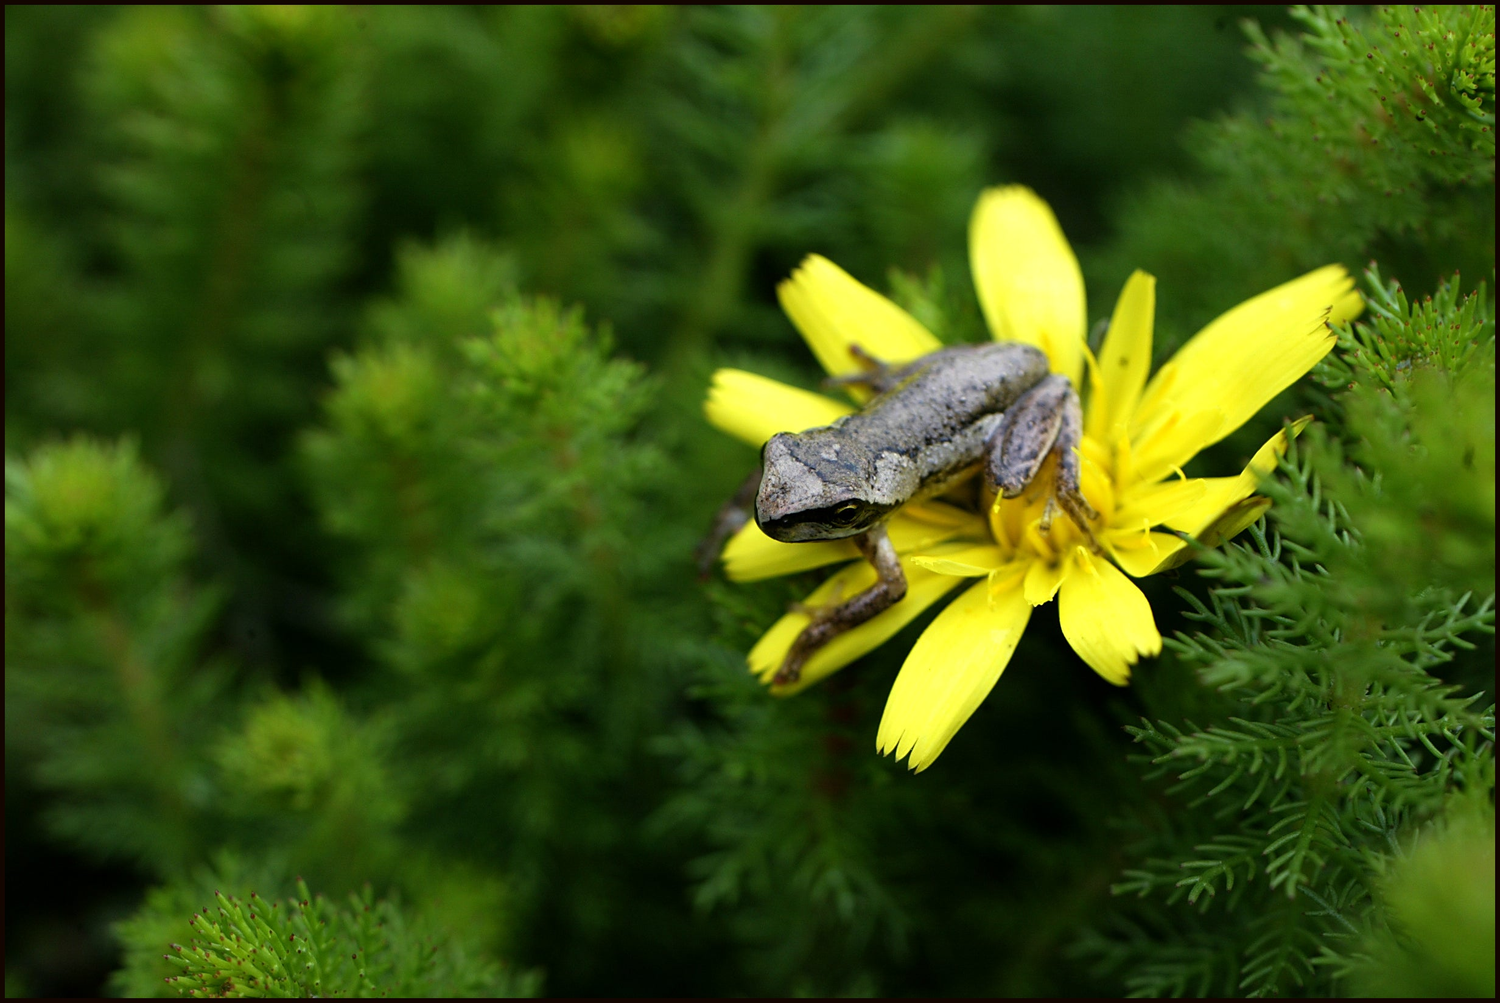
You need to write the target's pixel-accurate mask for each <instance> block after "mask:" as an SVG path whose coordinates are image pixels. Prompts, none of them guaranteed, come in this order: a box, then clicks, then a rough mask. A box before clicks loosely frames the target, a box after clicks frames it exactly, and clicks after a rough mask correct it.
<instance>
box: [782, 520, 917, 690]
mask: <svg viewBox="0 0 1500 1003" xmlns="http://www.w3.org/2000/svg"><path fill="white" fill-rule="evenodd" d="M854 542H855V544H856V545H857V546H858V547H859V552H860V553H861V554H863V555H864V557H865V560H867V561H869V562H870V564H871V565H872V566H873V567H874V568H875V584H874V585H871V586H870V587H869V588H867V589H865V590H864V591H863V592H860V593H859V594H858V595H855V596H853V597H852V598H850V599H849V600H848V601H847V602H843V603H838V604H836V605H834V604H830V605H828V606H824V607H823V608H822V609H820V610H818V611H817V612H816V613H815V614H813V618H812V622H811V623H809V624H808V625H807V626H806V627H803V628H802V633H800V634H798V635H797V639H796V640H795V641H793V642H792V646H791V648H790V649H789V650H788V651H787V653H786V659H785V660H784V661H782V663H781V668H780V669H778V670H776V676H775V678H774V679H772V680H771V682H772V683H773V684H774V685H777V686H786V685H790V684H791V683H795V682H796V681H797V680H798V679H800V678H802V667H803V666H804V665H806V664H807V660H808V659H809V658H811V657H812V656H813V654H814V653H816V652H817V651H818V649H819V648H821V647H823V646H824V645H825V644H827V643H828V642H829V641H831V640H833V639H834V638H835V637H838V636H839V635H840V634H842V633H844V632H845V631H847V630H852V629H853V628H855V627H858V626H859V625H860V624H862V623H864V622H865V621H866V620H869V619H870V618H872V617H874V616H875V615H877V614H878V613H881V612H882V611H884V610H887V609H889V608H890V607H892V606H894V605H895V604H896V603H898V602H900V601H901V600H902V598H904V597H905V596H906V575H905V573H904V572H902V570H901V562H900V561H899V560H898V559H897V558H896V548H895V547H893V546H891V539H890V537H889V536H887V535H886V532H885V526H884V525H878V526H875V527H874V528H873V529H870V530H868V531H866V532H865V533H863V534H861V535H860V536H856V537H854Z"/></svg>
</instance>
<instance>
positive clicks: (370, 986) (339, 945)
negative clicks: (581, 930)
mask: <svg viewBox="0 0 1500 1003" xmlns="http://www.w3.org/2000/svg"><path fill="white" fill-rule="evenodd" d="M191 895H192V892H191V891H188V890H186V889H183V888H177V887H172V888H161V889H157V890H155V891H153V892H152V893H151V894H150V895H149V896H148V898H147V902H146V906H145V908H144V909H143V910H142V911H141V912H140V913H139V914H137V915H136V916H134V917H132V918H131V919H130V920H128V921H126V922H124V923H122V924H121V926H120V937H121V939H122V940H123V941H124V942H125V944H126V945H127V950H129V951H131V952H132V956H131V960H132V965H131V967H130V968H127V969H126V973H125V974H124V975H123V976H122V977H121V978H120V979H118V980H117V982H118V988H119V989H120V990H121V991H122V992H123V993H124V994H125V995H128V996H148V995H157V993H156V991H155V990H156V989H157V986H156V985H153V984H151V983H153V982H155V981H156V979H157V976H156V975H155V973H154V972H153V971H151V970H150V969H147V968H145V966H144V965H143V964H142V960H143V959H142V958H141V957H140V955H143V954H145V953H147V952H154V951H156V950H159V949H160V941H159V938H160V936H161V933H162V930H161V927H163V926H170V927H173V928H181V929H182V930H184V931H191V932H190V933H185V934H184V935H183V939H184V940H186V943H181V944H179V943H176V942H173V943H172V944H171V945H170V949H171V953H170V954H167V955H165V956H164V960H165V961H166V962H167V969H168V970H174V969H175V970H176V971H177V972H178V973H179V974H173V975H168V976H166V977H164V978H162V979H161V981H164V982H165V983H166V984H167V986H168V987H169V988H170V989H171V990H174V991H175V992H176V994H177V995H179V996H196V997H207V998H227V997H241V996H257V997H279V998H288V997H304V996H318V997H322V996H354V997H369V996H394V997H398V998H401V997H404V998H422V997H427V998H437V999H441V998H444V997H455V996H457V997H476V996H479V997H502V998H512V997H529V996H534V995H536V990H537V988H538V983H539V980H538V978H537V976H536V975H535V974H534V973H529V972H510V971H508V970H506V969H505V968H503V967H502V966H499V965H496V964H494V963H493V962H486V961H484V960H483V959H479V958H475V957H473V956H471V955H470V954H468V953H466V952H465V951H464V950H463V948H462V947H461V946H459V945H458V944H455V943H454V942H453V941H451V940H446V939H445V940H441V941H440V940H438V939H437V938H436V937H434V936H433V932H432V931H431V930H430V929H427V928H426V927H425V926H424V924H422V923H421V922H420V921H416V922H413V921H412V920H411V919H410V918H409V917H408V916H407V915H406V914H405V913H404V911H403V910H401V909H399V908H398V907H397V906H396V905H395V904H393V903H391V902H389V901H385V900H381V901H377V900H376V899H375V897H374V895H373V893H372V892H371V891H370V889H369V888H368V886H367V887H366V888H365V889H364V890H363V891H362V892H360V893H356V894H351V895H350V896H349V901H348V905H347V906H344V907H342V908H340V907H338V906H336V905H334V904H333V903H331V902H330V901H328V900H327V899H325V898H324V897H323V896H322V895H314V894H312V892H310V891H309V890H308V887H307V883H306V882H304V881H301V880H298V882H297V884H296V895H295V896H294V897H293V898H290V899H285V900H280V901H277V900H274V899H273V900H269V901H268V900H267V899H266V898H263V897H261V896H260V895H259V894H257V893H256V892H249V893H248V894H246V895H244V896H240V895H232V894H231V895H226V894H224V893H223V892H220V891H217V890H216V891H214V893H213V901H214V906H212V907H207V906H205V907H203V908H202V910H201V911H197V912H195V913H194V914H193V915H192V916H191V917H190V918H187V919H186V920H185V921H184V918H183V911H182V909H181V906H180V904H179V903H180V902H181V901H184V900H185V899H186V898H187V897H188V896H191ZM204 897H207V896H206V895H205V896H204ZM173 932H174V933H175V932H176V930H175V929H174V930H173ZM152 967H153V968H154V967H155V966H152ZM148 980H149V981H148Z"/></svg>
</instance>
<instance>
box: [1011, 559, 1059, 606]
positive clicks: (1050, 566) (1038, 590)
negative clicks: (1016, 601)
mask: <svg viewBox="0 0 1500 1003" xmlns="http://www.w3.org/2000/svg"><path fill="white" fill-rule="evenodd" d="M1068 571H1069V568H1068V562H1067V561H1066V560H1060V561H1032V562H1031V567H1029V568H1027V569H1026V580H1025V584H1024V585H1022V587H1021V592H1022V594H1023V595H1024V596H1025V597H1026V601H1027V602H1028V603H1030V604H1031V605H1033V606H1040V605H1042V604H1043V603H1049V602H1051V601H1052V597H1053V596H1055V595H1057V588H1058V586H1059V585H1061V584H1062V583H1063V579H1064V578H1066V577H1068Z"/></svg>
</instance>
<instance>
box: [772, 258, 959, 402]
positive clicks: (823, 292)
mask: <svg viewBox="0 0 1500 1003" xmlns="http://www.w3.org/2000/svg"><path fill="white" fill-rule="evenodd" d="M776 295H777V297H778V298H779V299H780V300H781V307H782V309H783V310H785V311H786V313H787V316H788V317H790V318H791V319H792V323H793V324H795V325H797V330H799V331H801V332H802V337H803V338H805V339H807V344H808V347H810V348H811V349H812V350H813V354H814V355H816V356H817V357H818V362H819V363H821V364H822V366H823V368H824V369H825V370H827V372H828V373H829V374H830V375H832V376H843V375H846V374H849V373H857V372H859V371H860V370H861V369H863V368H864V367H863V366H861V365H860V363H859V360H858V359H857V358H855V356H854V355H853V354H852V353H851V352H850V351H849V346H850V345H858V346H859V347H860V348H862V349H864V350H865V351H866V352H867V353H869V354H870V355H872V356H874V357H875V358H876V359H879V360H880V361H882V362H906V361H907V360H909V359H915V358H917V357H918V356H921V355H926V354H927V353H929V352H935V351H937V350H938V349H939V348H942V347H943V345H942V342H940V341H938V340H937V338H935V337H933V336H932V332H930V331H928V330H927V328H925V327H923V326H922V325H921V323H920V322H918V321H917V319H916V318H915V317H913V316H912V315H911V314H909V313H907V312H906V311H905V310H903V309H901V308H900V307H899V306H897V305H896V304H894V303H892V302H891V301H890V300H888V299H886V298H885V297H884V296H882V295H880V294H879V293H877V292H876V291H875V290H873V289H871V288H870V287H869V286H866V285H863V284H861V283H860V282H859V281H858V280H857V279H855V278H854V277H853V276H852V275H850V274H849V273H848V272H846V271H844V270H843V269H842V268H840V267H839V266H838V265H835V264H834V263H833V262H831V261H829V260H828V259H827V258H824V257H821V256H819V255H816V254H812V255H808V257H807V258H805V259H804V260H803V262H802V264H801V265H799V266H798V267H797V269H796V270H795V271H794V272H792V275H791V278H789V279H787V280H785V281H784V282H782V283H781V285H779V286H777V287H776Z"/></svg>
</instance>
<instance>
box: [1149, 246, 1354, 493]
mask: <svg viewBox="0 0 1500 1003" xmlns="http://www.w3.org/2000/svg"><path fill="white" fill-rule="evenodd" d="M1353 287H1354V280H1353V279H1351V278H1350V277H1349V275H1348V273H1347V272H1345V271H1344V269H1343V268H1342V267H1340V266H1338V265H1328V266H1326V267H1324V268H1320V269H1318V270H1317V271H1314V272H1309V273H1308V274H1307V275H1304V276H1302V277H1301V278H1299V279H1294V280H1293V281H1291V282H1288V283H1286V284H1284V285H1281V286H1277V287H1276V288H1275V289H1272V290H1270V291H1268V292H1264V293H1261V294H1260V295H1259V296H1256V297H1254V298H1253V299H1249V300H1246V301H1245V302H1244V303H1241V304H1240V305H1239V306H1237V307H1235V308H1234V309H1232V310H1230V311H1229V312H1228V313H1226V314H1224V315H1223V316H1221V317H1219V318H1218V319H1217V320H1215V321H1213V322H1212V323H1210V324H1209V325H1208V326H1207V327H1205V328H1204V329H1203V330H1202V331H1200V332H1198V334H1197V335H1195V336H1194V337H1193V339H1192V340H1191V341H1189V342H1188V343H1187V344H1186V345H1184V346H1183V347H1182V350H1181V351H1179V352H1178V353H1177V355H1176V356H1174V357H1173V359H1172V360H1171V361H1170V362H1168V363H1167V364H1166V365H1165V366H1163V367H1162V368H1161V370H1160V371H1158V372H1157V374H1156V376H1155V377H1154V378H1153V379H1152V380H1151V382H1150V384H1149V385H1148V386H1147V387H1146V391H1145V394H1144V395H1143V396H1142V398H1141V402H1140V404H1139V405H1138V406H1137V408H1136V412H1135V416H1134V418H1133V419H1132V421H1131V440H1132V444H1133V445H1134V446H1135V447H1136V450H1137V453H1138V455H1137V462H1138V464H1139V465H1140V467H1141V468H1142V469H1141V476H1142V477H1143V478H1146V479H1148V480H1149V479H1151V477H1150V474H1148V473H1147V471H1146V470H1145V467H1146V466H1147V464H1146V462H1145V461H1144V460H1142V459H1141V458H1140V454H1144V453H1148V452H1149V453H1150V454H1151V458H1152V461H1153V464H1154V465H1155V466H1156V467H1158V468H1160V467H1162V466H1163V465H1164V466H1165V468H1166V469H1170V468H1171V467H1173V466H1180V465H1181V464H1183V463H1186V462H1187V461H1188V460H1189V459H1191V458H1192V457H1193V455H1194V454H1196V453H1197V452H1198V451H1199V450H1201V449H1202V448H1203V447H1205V446H1208V445H1211V444H1212V443H1215V442H1217V441H1219V440H1220V439H1222V438H1223V437H1224V436H1226V435H1228V434H1229V433H1230V432H1233V431H1234V430H1235V429H1237V428H1239V427H1240V426H1241V425H1243V424H1244V423H1245V421H1246V420H1248V419H1249V418H1250V416H1251V415H1253V414H1255V412H1257V411H1259V410H1260V409H1261V408H1262V407H1264V406H1265V404H1266V402H1267V401H1269V400H1270V399H1271V398H1272V397H1275V396H1276V395H1277V394H1278V393H1280V392H1281V391H1282V390H1284V389H1286V388H1287V387H1288V386H1290V385H1291V384H1292V383H1293V382H1294V381H1295V380H1297V379H1298V378H1299V377H1300V376H1302V375H1303V374H1304V373H1306V372H1307V371H1308V370H1309V369H1311V368H1312V367H1313V366H1314V365H1315V364H1316V363H1317V362H1318V360H1319V359H1321V358H1323V356H1324V355H1327V354H1328V350H1329V349H1331V348H1332V347H1333V344H1334V336H1333V332H1332V331H1330V330H1329V329H1328V325H1327V323H1326V321H1327V320H1328V319H1329V317H1330V315H1331V314H1332V311H1333V309H1334V307H1335V306H1337V307H1338V308H1339V309H1340V310H1341V311H1347V310H1349V309H1351V308H1352V307H1351V300H1350V297H1349V293H1350V291H1351V290H1352V289H1353ZM1209 412H1217V413H1218V418H1217V420H1212V421H1204V420H1201V419H1200V418H1199V415H1201V414H1204V413H1209ZM1174 422H1175V425H1174V430H1172V431H1171V432H1170V434H1166V435H1164V434H1163V431H1162V430H1163V426H1165V425H1167V424H1169V423H1174Z"/></svg>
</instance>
